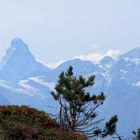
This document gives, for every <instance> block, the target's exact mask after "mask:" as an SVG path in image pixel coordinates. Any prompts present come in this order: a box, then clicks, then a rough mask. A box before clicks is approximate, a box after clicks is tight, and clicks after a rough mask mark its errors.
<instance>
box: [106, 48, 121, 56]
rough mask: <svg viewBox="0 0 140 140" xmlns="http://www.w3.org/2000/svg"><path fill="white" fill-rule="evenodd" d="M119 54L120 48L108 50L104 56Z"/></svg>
mask: <svg viewBox="0 0 140 140" xmlns="http://www.w3.org/2000/svg"><path fill="white" fill-rule="evenodd" d="M119 54H120V50H108V51H107V52H106V53H105V56H111V57H116V56H118V55H119Z"/></svg>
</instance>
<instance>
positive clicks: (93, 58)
mask: <svg viewBox="0 0 140 140" xmlns="http://www.w3.org/2000/svg"><path fill="white" fill-rule="evenodd" d="M119 54H120V50H115V49H114V50H113V49H110V50H108V51H107V52H105V53H90V54H81V55H78V56H75V57H73V58H71V59H67V60H61V61H59V62H57V63H54V64H47V66H48V67H50V68H56V67H57V66H59V65H61V64H62V63H64V62H66V61H68V60H73V59H81V60H87V61H93V62H97V61H99V60H101V59H102V58H103V57H105V56H111V57H113V58H115V57H117V56H118V55H119Z"/></svg>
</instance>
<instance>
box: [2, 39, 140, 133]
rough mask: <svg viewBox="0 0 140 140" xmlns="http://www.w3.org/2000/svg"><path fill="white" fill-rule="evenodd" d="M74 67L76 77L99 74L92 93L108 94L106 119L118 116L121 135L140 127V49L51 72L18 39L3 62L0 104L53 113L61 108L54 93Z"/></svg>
mask: <svg viewBox="0 0 140 140" xmlns="http://www.w3.org/2000/svg"><path fill="white" fill-rule="evenodd" d="M70 65H71V66H73V67H74V72H75V74H76V75H83V76H84V77H88V76H89V75H91V74H95V75H96V81H95V86H94V87H93V88H92V89H89V90H90V91H91V93H93V94H94V93H99V92H101V91H103V92H105V93H106V95H107V100H106V102H105V104H104V105H103V107H102V108H101V109H102V112H103V114H102V116H104V117H105V118H107V117H108V116H110V115H113V114H117V115H118V117H119V128H118V129H119V131H120V132H121V133H123V134H126V135H127V134H130V133H131V131H133V130H135V129H137V128H139V127H140V122H139V118H140V108H139V107H138V106H139V105H140V48H136V49H133V50H130V51H129V52H127V53H125V54H123V55H121V56H118V57H117V59H114V58H112V57H110V56H106V57H104V58H103V59H102V60H100V61H98V62H96V63H93V62H90V61H83V60H80V59H74V60H69V61H66V62H64V63H63V64H61V65H59V66H58V67H57V68H55V69H50V68H48V67H46V66H44V65H43V64H41V63H40V62H38V61H37V60H36V59H35V58H34V56H33V55H32V54H31V52H30V50H29V48H28V46H27V44H26V43H24V42H23V41H22V40H21V39H14V40H13V41H12V42H11V46H10V48H9V49H8V50H7V51H6V54H5V56H4V58H3V59H2V61H1V62H0V104H2V105H3V104H18V105H23V104H26V105H31V106H33V107H36V108H40V109H43V110H46V111H50V112H51V111H52V108H53V107H54V109H57V108H55V107H56V106H57V103H56V102H55V101H53V99H52V97H51V95H50V91H51V90H53V89H54V86H55V83H56V82H57V79H58V75H59V74H60V73H61V72H62V71H65V70H66V69H67V68H68V67H69V66H70ZM55 111H56V110H55Z"/></svg>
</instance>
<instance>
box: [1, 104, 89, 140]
mask: <svg viewBox="0 0 140 140" xmlns="http://www.w3.org/2000/svg"><path fill="white" fill-rule="evenodd" d="M0 139H1V140H70V139H71V140H86V138H85V137H84V136H83V135H80V134H79V133H74V132H70V131H68V132H65V131H64V130H63V129H62V128H61V126H60V125H58V124H57V123H56V121H55V120H53V119H52V118H50V117H49V116H48V114H47V113H45V112H43V111H38V110H36V109H34V108H31V107H27V106H21V107H19V106H0Z"/></svg>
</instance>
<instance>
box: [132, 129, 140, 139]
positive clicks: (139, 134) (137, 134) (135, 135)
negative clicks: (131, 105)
mask: <svg viewBox="0 0 140 140" xmlns="http://www.w3.org/2000/svg"><path fill="white" fill-rule="evenodd" d="M133 135H134V137H133V140H140V129H138V130H137V132H135V131H134V132H133Z"/></svg>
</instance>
